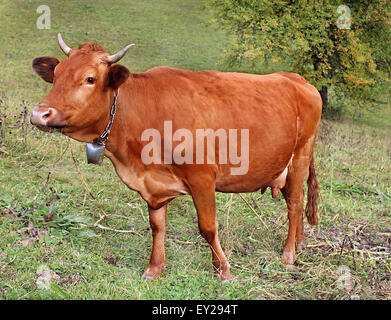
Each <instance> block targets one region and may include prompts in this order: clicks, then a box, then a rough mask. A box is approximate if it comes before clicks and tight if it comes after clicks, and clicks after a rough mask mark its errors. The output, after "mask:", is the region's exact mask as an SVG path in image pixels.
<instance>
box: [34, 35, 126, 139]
mask: <svg viewBox="0 0 391 320" xmlns="http://www.w3.org/2000/svg"><path fill="white" fill-rule="evenodd" d="M58 43H59V45H60V47H61V49H62V51H64V53H65V54H66V55H67V56H68V58H67V59H65V60H63V61H61V62H60V61H59V60H57V59H56V58H54V57H48V56H42V57H37V58H35V59H34V60H33V63H32V67H33V69H34V70H35V72H36V73H38V75H40V76H41V77H42V79H44V80H45V81H47V82H50V83H53V87H52V89H51V90H50V92H49V93H48V95H47V96H46V97H45V98H44V99H43V100H42V102H41V103H40V104H39V105H38V106H36V107H35V108H34V109H33V111H32V113H31V117H30V120H31V123H32V124H34V125H36V126H37V127H39V128H40V129H42V130H45V131H54V130H56V129H57V130H61V132H63V133H64V134H66V135H69V136H71V137H73V138H75V139H77V140H81V141H90V140H91V139H93V138H95V137H97V136H99V135H100V134H101V133H102V131H103V130H104V128H105V126H106V124H107V120H108V118H109V113H110V106H111V102H112V100H113V96H114V91H115V90H116V89H117V88H119V86H120V85H121V84H123V83H124V82H125V81H126V79H127V78H128V77H129V74H130V72H129V70H128V69H127V68H126V67H124V66H121V65H112V64H113V63H116V62H117V61H119V60H120V59H121V58H122V57H123V56H124V55H125V53H126V51H127V50H128V49H129V48H130V47H131V46H132V45H133V44H130V45H128V46H126V47H125V48H124V49H122V50H121V51H119V52H118V53H116V54H114V55H109V54H108V53H107V52H106V51H105V50H104V49H103V48H102V47H101V46H99V45H97V44H96V43H94V42H87V43H84V44H82V45H81V46H80V47H79V48H77V49H71V48H69V47H68V46H67V45H66V44H65V43H64V41H63V40H62V37H61V35H60V34H58Z"/></svg>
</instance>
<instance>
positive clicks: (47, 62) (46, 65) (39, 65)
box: [32, 56, 60, 83]
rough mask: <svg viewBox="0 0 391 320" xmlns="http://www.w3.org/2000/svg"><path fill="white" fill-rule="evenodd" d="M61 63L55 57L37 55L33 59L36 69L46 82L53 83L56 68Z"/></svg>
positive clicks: (33, 65)
mask: <svg viewBox="0 0 391 320" xmlns="http://www.w3.org/2000/svg"><path fill="white" fill-rule="evenodd" d="M59 63H60V61H58V60H57V59H56V58H54V57H47V56H43V57H37V58H35V59H34V60H33V64H32V67H33V69H34V71H35V72H36V73H37V74H38V75H39V76H40V77H41V78H42V79H43V80H45V81H46V82H50V83H53V78H54V69H55V68H56V66H57V65H58V64H59Z"/></svg>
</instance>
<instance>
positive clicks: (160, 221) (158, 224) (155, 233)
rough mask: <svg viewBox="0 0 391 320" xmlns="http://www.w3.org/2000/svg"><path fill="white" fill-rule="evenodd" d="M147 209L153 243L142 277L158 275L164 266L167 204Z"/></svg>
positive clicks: (148, 277)
mask: <svg viewBox="0 0 391 320" xmlns="http://www.w3.org/2000/svg"><path fill="white" fill-rule="evenodd" d="M148 211H149V224H150V226H151V229H152V238H153V243H152V253H151V259H150V261H149V264H148V267H147V268H146V269H145V271H144V274H143V276H142V277H143V278H144V279H152V278H156V277H158V276H159V275H160V273H161V272H162V271H163V269H164V266H165V249H164V238H165V235H166V217H167V205H165V206H163V207H161V208H160V209H157V210H154V209H152V208H150V207H148Z"/></svg>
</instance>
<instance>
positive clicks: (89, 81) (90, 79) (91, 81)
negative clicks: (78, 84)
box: [87, 77, 95, 84]
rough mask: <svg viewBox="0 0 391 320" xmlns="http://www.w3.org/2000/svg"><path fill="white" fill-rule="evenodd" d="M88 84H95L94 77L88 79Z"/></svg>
mask: <svg viewBox="0 0 391 320" xmlns="http://www.w3.org/2000/svg"><path fill="white" fill-rule="evenodd" d="M87 82H88V83H89V84H93V83H94V82H95V79H94V78H93V77H88V78H87Z"/></svg>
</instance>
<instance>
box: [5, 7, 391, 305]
mask: <svg viewBox="0 0 391 320" xmlns="http://www.w3.org/2000/svg"><path fill="white" fill-rule="evenodd" d="M41 4H42V3H41V2H39V1H28V2H27V1H20V0H18V1H4V0H0V17H1V19H0V56H1V59H0V116H1V119H2V129H1V135H0V299H390V298H391V183H390V181H391V170H390V168H391V125H390V124H391V108H390V106H387V107H385V108H384V110H383V111H382V113H381V114H370V115H367V116H366V118H365V119H361V121H360V122H357V121H355V122H353V121H351V120H344V121H339V122H336V121H327V120H323V121H322V124H321V129H320V132H319V137H318V141H317V145H316V155H315V165H316V168H317V174H318V182H319V184H320V187H321V199H320V205H319V211H320V215H321V222H320V224H319V226H317V227H310V226H308V224H306V225H305V233H306V236H307V245H308V246H307V249H306V250H305V251H303V252H302V253H300V254H299V255H298V258H297V262H296V264H295V266H294V268H293V269H287V268H285V267H284V265H283V264H282V263H281V261H280V255H281V252H282V246H283V243H284V240H285V238H286V234H287V227H288V223H287V217H286V207H285V202H284V201H283V199H282V197H281V195H280V196H279V197H278V198H277V199H275V200H273V199H272V198H271V195H270V193H269V191H268V192H266V193H265V194H264V195H263V196H261V195H260V193H253V194H244V195H243V198H244V199H245V200H246V201H244V200H243V198H241V197H240V196H239V195H237V194H218V195H217V210H218V217H219V225H220V226H219V228H220V238H221V242H222V246H223V248H224V250H225V252H226V254H227V256H228V257H229V260H230V263H231V266H232V273H233V275H234V276H235V279H234V280H233V281H232V282H231V283H229V284H228V285H225V286H224V285H221V283H220V281H219V280H218V279H217V278H215V277H214V276H213V273H212V266H211V259H210V250H209V248H208V247H207V246H206V245H205V244H206V243H205V241H204V240H203V239H202V237H201V236H200V235H199V233H198V228H197V219H196V213H195V209H194V206H193V204H192V200H191V198H190V197H189V196H185V197H182V198H179V199H176V200H174V201H173V202H172V203H171V204H170V205H169V213H168V230H167V239H166V250H167V268H166V270H165V271H164V273H163V274H162V276H161V277H160V278H159V279H156V280H152V281H144V280H142V279H141V274H142V272H143V270H144V267H145V266H146V265H147V263H148V260H149V254H150V248H151V244H152V242H151V231H150V228H149V222H148V215H147V208H146V205H145V204H144V202H143V200H142V199H141V198H140V197H139V195H138V194H137V193H135V192H132V191H130V190H128V189H127V187H126V186H125V185H124V184H122V183H121V182H120V180H119V178H118V177H117V176H116V174H115V172H114V170H113V168H112V166H111V164H110V163H109V161H108V160H107V159H106V160H105V161H104V164H103V166H102V167H101V168H98V167H96V166H89V165H87V164H86V160H85V154H84V145H82V144H80V143H77V142H75V141H70V140H68V139H66V138H65V137H64V136H60V135H57V134H51V135H49V134H46V133H43V132H40V131H38V130H36V129H35V128H33V127H32V126H31V125H30V124H29V121H28V117H29V114H30V111H31V109H32V107H33V106H34V105H35V104H37V103H38V102H39V101H40V99H42V98H43V97H44V96H45V94H46V92H48V90H49V88H50V86H49V85H48V84H46V83H44V82H43V81H42V80H41V79H40V78H39V77H38V76H37V75H35V74H34V73H33V71H32V69H31V61H32V59H33V58H34V57H36V56H39V55H54V56H56V57H57V58H61V59H62V58H64V56H63V54H62V53H61V51H60V49H59V48H58V45H57V42H56V34H57V33H58V32H61V33H62V34H63V37H64V40H65V41H66V42H67V44H68V45H70V46H73V47H75V46H77V45H78V44H80V43H82V42H85V41H87V40H88V41H91V40H96V41H97V42H98V43H99V44H101V45H102V46H103V47H104V48H106V49H107V50H108V51H109V52H116V51H117V50H119V49H120V48H122V47H123V46H124V45H125V44H127V43H129V42H134V43H136V46H135V47H134V48H132V49H131V51H130V52H129V53H128V54H127V55H126V56H125V57H124V59H123V60H122V61H121V63H122V64H124V65H126V66H127V67H128V68H129V69H130V70H131V71H134V72H139V71H144V70H146V69H148V68H150V67H153V66H156V65H170V66H174V67H180V68H187V69H193V70H202V69H219V70H227V67H225V66H223V65H221V64H220V63H219V61H220V57H221V54H222V52H223V50H224V48H225V47H226V45H227V44H228V43H229V41H230V40H229V37H228V35H226V34H225V33H224V32H222V31H221V30H218V29H217V28H216V26H213V25H209V24H208V23H207V22H208V19H209V13H208V12H207V11H205V10H203V7H202V4H201V2H200V1H198V0H186V1H177V0H159V1H158V0H154V1H153V0H148V1H130V0H129V1H125V0H122V1H113V0H105V1H103V0H99V1H45V4H47V5H48V6H49V7H50V9H51V29H49V30H39V29H37V28H36V19H37V18H38V16H39V14H37V13H36V9H37V7H38V6H39V5H41ZM71 150H72V151H73V153H74V157H75V160H76V161H77V163H78V165H79V167H80V170H81V172H82V174H83V176H84V178H85V180H86V182H87V184H88V186H89V188H90V189H91V191H92V193H93V194H94V196H95V198H96V200H94V199H92V198H91V197H90V195H89V194H88V192H87V191H86V190H85V187H84V184H83V182H82V181H81V179H80V175H79V173H78V170H77V168H76V166H75V164H74V161H73V159H72V156H71V152H70V151H71ZM100 208H102V209H103V210H104V212H106V213H107V214H108V215H109V216H108V217H107V218H105V219H103V220H102V221H101V222H100V226H101V227H97V226H95V225H94V223H95V222H96V221H97V220H98V219H99V218H100V216H101V210H100ZM102 227H104V228H110V230H107V229H102ZM125 231H126V232H125ZM42 265H45V266H47V267H48V268H50V270H52V271H53V272H54V273H55V276H54V277H53V285H52V287H51V289H50V290H45V289H42V288H41V287H40V286H39V284H38V285H37V280H39V279H40V271H39V269H40V267H41V266H42ZM53 275H54V274H53Z"/></svg>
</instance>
